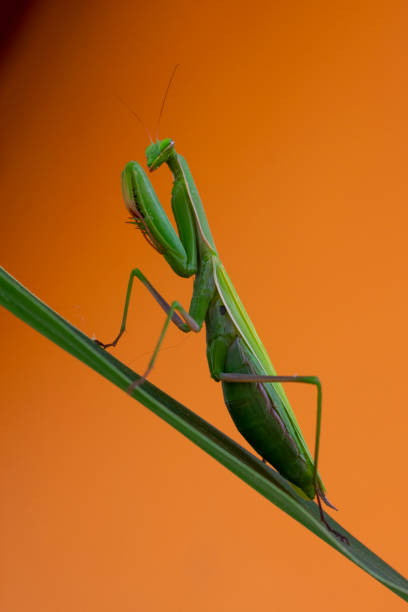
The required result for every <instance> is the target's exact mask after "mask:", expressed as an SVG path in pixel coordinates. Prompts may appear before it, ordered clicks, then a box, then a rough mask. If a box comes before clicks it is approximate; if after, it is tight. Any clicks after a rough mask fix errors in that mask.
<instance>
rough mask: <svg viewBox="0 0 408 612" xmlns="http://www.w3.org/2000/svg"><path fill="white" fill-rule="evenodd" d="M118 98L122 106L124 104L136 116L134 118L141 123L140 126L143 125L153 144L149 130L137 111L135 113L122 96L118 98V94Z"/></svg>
mask: <svg viewBox="0 0 408 612" xmlns="http://www.w3.org/2000/svg"><path fill="white" fill-rule="evenodd" d="M118 98H119V100H120V101H121V102H122V104H123V106H126V108H127V109H128V111H129V112H130V113H132V115H133V116H134V117H136V119H137V120H138V121H139V123H140V124H141V126H142V127H143V129H144V130H145V132H146V134H147V136H148V138H149V140H150V144H153V138H152V137H151V135H150V132H149V130H148V129H147V127H146V126H145V124H144V123H143V121H142V120H141V118H140V117H139V115H138V114H137V113H135V111H134V110H133V108H132V107H131V106H129V104H127V102H125V101H124V100H123V99H122V98H120V97H119V96H118Z"/></svg>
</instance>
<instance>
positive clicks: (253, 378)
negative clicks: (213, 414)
mask: <svg viewBox="0 0 408 612" xmlns="http://www.w3.org/2000/svg"><path fill="white" fill-rule="evenodd" d="M219 378H220V380H221V381H223V382H228V383H234V382H235V383H245V382H247V383H267V382H270V383H283V382H295V383H305V384H308V385H314V386H315V387H316V389H317V417H316V435H315V449H314V474H313V481H314V486H315V492H316V498H317V505H318V507H319V514H320V520H321V521H322V523H323V524H324V525H325V526H326V528H327V529H328V531H330V532H331V533H333V534H334V535H335V536H336V537H337V538H338V539H339V540H340V541H341V542H343V543H345V544H349V541H348V539H347V538H346V537H345V536H343V535H342V534H341V533H339V532H338V531H336V530H335V529H333V528H332V527H331V526H330V525H329V523H328V522H327V520H326V518H325V515H324V511H323V508H322V503H321V500H323V501H324V502H325V504H327V505H328V506H330V507H331V508H334V510H336V509H337V508H335V507H334V506H333V505H332V504H331V503H330V502H329V501H328V499H327V497H326V496H325V494H324V491H323V490H322V488H321V486H320V483H319V478H318V471H317V463H318V459H319V446H320V429H321V421H322V385H321V382H320V380H319V378H318V377H317V376H267V375H259V376H258V375H254V374H240V373H227V372H222V373H221V374H220V375H219Z"/></svg>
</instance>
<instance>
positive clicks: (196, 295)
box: [97, 72, 348, 544]
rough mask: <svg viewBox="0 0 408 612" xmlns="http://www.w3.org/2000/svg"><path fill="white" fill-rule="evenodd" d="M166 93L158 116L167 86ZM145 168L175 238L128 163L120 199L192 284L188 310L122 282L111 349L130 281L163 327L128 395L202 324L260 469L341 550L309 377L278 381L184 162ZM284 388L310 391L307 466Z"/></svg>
mask: <svg viewBox="0 0 408 612" xmlns="http://www.w3.org/2000/svg"><path fill="white" fill-rule="evenodd" d="M173 76H174V72H173V75H172V77H171V79H170V82H169V85H168V87H167V90H166V93H165V96H164V99H163V103H162V108H161V111H160V115H159V120H160V116H161V113H162V110H163V106H164V101H165V99H166V95H167V92H168V89H169V87H170V83H171V81H172V79H173ZM146 160H147V168H148V170H149V172H150V173H151V172H153V171H156V170H157V169H159V168H160V167H161V166H162V165H167V167H168V168H169V170H170V172H171V173H172V175H173V179H174V183H173V188H172V200H171V201H172V210H173V215H174V218H175V222H176V226H177V232H176V231H175V230H174V228H173V226H172V225H171V223H170V221H169V219H168V217H167V215H166V213H165V212H164V210H163V208H162V206H161V204H160V202H159V200H158V198H157V196H156V193H155V191H154V189H153V186H152V184H151V182H150V180H149V178H148V177H147V175H146V173H145V171H144V170H143V168H142V167H141V166H140V164H138V163H137V162H135V161H131V162H129V163H128V164H126V166H125V169H124V170H123V173H122V193H123V198H124V201H125V204H126V207H127V209H128V211H129V213H130V216H131V220H130V222H131V223H133V224H134V225H135V226H136V228H137V229H139V230H140V231H141V232H142V234H143V236H144V237H145V238H146V240H147V241H148V242H149V243H150V245H151V246H152V247H153V248H154V249H156V251H157V252H158V253H160V254H161V255H162V256H163V257H164V258H165V259H166V261H167V263H168V264H169V265H170V267H171V268H172V270H173V271H174V272H175V273H176V274H177V275H178V276H181V277H186V278H188V277H191V276H195V280H194V287H193V294H192V298H191V303H190V307H189V310H188V311H187V310H185V309H184V308H183V306H182V305H181V304H180V303H179V302H178V301H173V302H172V303H171V304H169V303H168V302H167V301H166V300H165V299H164V298H163V297H162V296H161V295H160V293H159V292H158V291H157V290H156V289H155V288H154V287H153V285H152V284H151V283H150V282H149V280H148V279H147V278H146V277H145V276H144V274H143V273H142V271H141V270H140V269H139V268H135V269H134V270H132V272H131V274H130V278H129V282H128V287H127V293H126V299H125V306H124V311H123V318H122V324H121V327H120V331H119V333H118V335H117V337H116V338H115V339H114V340H113V342H110V343H102V342H100V341H97V343H98V344H99V345H100V346H101V347H103V348H105V349H106V348H108V347H112V346H115V345H116V344H117V342H118V341H119V339H120V338H121V336H122V334H123V333H124V331H125V329H126V321H127V315H128V307H129V301H130V297H131V292H132V287H133V281H134V279H135V278H137V279H138V280H139V281H140V282H141V283H142V284H143V285H144V286H145V287H146V288H147V290H148V291H149V292H150V293H151V295H152V296H153V298H154V299H155V300H156V301H157V302H158V304H159V305H160V306H161V308H162V309H163V310H164V311H165V313H166V319H165V323H164V326H163V329H162V331H161V334H160V337H159V340H158V342H157V345H156V347H155V349H154V352H153V355H152V358H151V360H150V362H149V365H148V368H147V370H146V372H145V374H144V376H143V377H142V379H137V381H135V382H134V383H132V384H131V385H130V387H129V389H128V391H129V392H130V393H131V392H132V390H133V389H134V388H135V387H136V386H138V385H139V384H140V383H141V382H142V381H143V379H145V378H146V377H147V376H148V374H149V373H150V371H151V369H152V367H153V365H154V362H155V360H156V357H157V355H158V352H159V350H160V346H161V344H162V342H163V339H164V337H165V334H166V331H167V329H168V326H169V324H170V323H173V324H175V325H176V326H177V327H178V329H179V330H180V331H182V332H184V333H189V332H195V333H199V332H200V331H201V329H202V326H203V324H204V323H205V327H206V335H207V359H208V365H209V370H210V374H211V376H212V378H213V379H214V380H215V381H217V382H221V385H222V390H223V395H224V401H225V403H226V405H227V408H228V410H229V412H230V415H231V417H232V419H233V421H234V423H235V425H236V427H237V429H238V430H239V432H240V433H241V434H242V436H243V437H244V438H245V439H246V440H247V441H248V442H249V444H250V445H251V446H252V447H253V448H254V449H255V451H256V452H257V453H259V455H260V456H261V457H262V459H263V461H264V462H268V463H270V464H271V465H272V466H273V467H274V468H275V469H277V470H278V472H279V473H280V474H281V475H282V476H284V477H285V478H286V479H287V480H288V481H289V483H290V484H291V485H292V487H293V488H294V489H295V490H296V491H297V492H298V493H299V494H300V495H301V496H302V497H304V498H306V499H314V498H315V497H316V499H317V502H318V506H319V511H320V517H321V520H322V522H323V523H324V524H325V525H326V527H327V529H328V530H329V531H331V532H332V533H334V534H335V535H336V537H337V538H339V539H340V540H341V541H342V542H344V543H346V544H347V543H348V541H347V539H346V538H345V537H344V536H342V535H341V534H339V533H338V532H336V531H335V530H334V529H333V528H332V527H331V526H330V525H329V524H328V522H327V521H326V519H325V517H324V513H323V510H322V504H321V501H323V502H325V503H326V504H327V505H328V506H330V507H332V508H334V506H332V505H331V504H330V502H329V501H328V500H327V497H326V494H325V487H324V485H323V482H322V479H321V477H320V474H319V472H318V469H317V468H318V457H319V441H320V426H321V413H322V387H321V383H320V380H319V379H318V378H317V377H316V376H297V375H296V376H278V375H277V374H276V372H275V370H274V368H273V366H272V363H271V361H270V358H269V356H268V353H267V352H266V350H265V348H264V346H263V344H262V342H261V340H260V338H259V336H258V334H257V332H256V330H255V328H254V326H253V324H252V322H251V320H250V318H249V316H248V314H247V313H246V311H245V308H244V306H243V304H242V302H241V300H240V298H239V296H238V294H237V292H236V290H235V289H234V287H233V285H232V283H231V281H230V279H229V277H228V275H227V272H226V270H225V268H224V266H223V265H222V262H221V259H220V257H219V255H218V252H217V249H216V247H215V243H214V240H213V238H212V235H211V231H210V227H209V224H208V221H207V217H206V214H205V211H204V207H203V204H202V202H201V199H200V196H199V193H198V191H197V187H196V185H195V183H194V180H193V177H192V175H191V172H190V170H189V167H188V165H187V162H186V161H185V159H184V158H183V157H182V156H181V155H180V154H179V153H177V152H176V150H175V144H174V141H173V140H172V139H170V138H164V139H161V140H159V139H158V138H157V139H156V141H155V142H153V141H151V144H150V145H149V146H148V147H147V149H146ZM283 382H295V383H305V384H308V385H314V386H315V387H316V389H317V419H316V435H315V450H314V458H312V456H311V453H310V451H309V449H308V447H307V445H306V442H305V440H304V438H303V435H302V432H301V430H300V427H299V425H298V423H297V421H296V417H295V415H294V413H293V410H292V408H291V406H290V404H289V401H288V399H287V397H286V394H285V392H284V390H283V388H282V385H281V383H283Z"/></svg>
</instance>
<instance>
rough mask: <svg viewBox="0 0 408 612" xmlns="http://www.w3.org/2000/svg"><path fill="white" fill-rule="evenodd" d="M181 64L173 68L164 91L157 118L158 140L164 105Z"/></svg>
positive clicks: (157, 138)
mask: <svg viewBox="0 0 408 612" xmlns="http://www.w3.org/2000/svg"><path fill="white" fill-rule="evenodd" d="M179 66H180V64H176V65H175V66H174V68H173V72H172V73H171V77H170V79H169V82H168V85H167V88H166V91H165V92H164V96H163V101H162V104H161V107H160V112H159V118H158V120H157V128H156V141H157V140H159V127H160V120H161V118H162V115H163V110H164V105H165V104H166V100H167V94H168V93H169V89H170V86H171V84H172V82H173V79H174V75H175V74H176V70H177V68H178V67H179Z"/></svg>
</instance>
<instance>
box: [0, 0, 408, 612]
mask: <svg viewBox="0 0 408 612" xmlns="http://www.w3.org/2000/svg"><path fill="white" fill-rule="evenodd" d="M407 18H408V9H407V5H406V2H395V1H390V2H387V3H384V2H373V1H370V2H357V3H356V2H354V1H353V2H351V1H350V2H339V1H335V2H331V3H327V2H323V0H321V1H312V2H289V3H287V2H283V1H281V2H261V1H258V0H256V1H255V2H251V3H246V2H241V3H237V2H236V1H235V2H232V1H231V0H227V1H225V2H223V3H221V4H219V3H218V2H215V1H214V0H209V1H206V2H204V1H200V2H195V3H194V2H186V1H183V0H182V1H180V0H179V1H178V2H177V3H176V2H169V1H163V0H159V1H155V2H150V3H147V2H146V3H140V2H134V1H133V2H107V1H104V2H90V1H85V2H84V1H82V2H72V3H71V4H70V6H68V5H65V4H63V3H60V2H57V3H55V2H51V1H46V2H40V3H38V4H37V5H36V6H34V7H33V8H32V10H31V11H30V12H29V13H28V15H27V18H26V20H25V22H24V25H23V27H22V28H21V29H20V30H19V32H18V36H16V37H15V39H14V41H13V44H12V45H11V46H9V48H8V55H7V56H6V57H5V58H4V61H3V64H2V67H1V70H2V73H1V85H0V87H1V102H0V104H1V106H0V116H1V121H2V124H3V127H2V156H1V174H2V176H1V190H2V194H1V202H2V217H1V219H2V221H1V244H0V249H1V263H2V265H4V266H5V267H6V269H7V270H9V271H10V273H12V274H13V275H14V276H15V277H16V278H17V279H19V280H20V281H21V282H22V283H24V284H25V285H26V286H27V287H28V288H29V289H31V290H32V291H33V292H35V293H36V294H37V295H38V296H40V297H41V298H42V299H43V300H45V301H46V302H47V303H48V304H50V305H51V306H52V307H53V308H55V309H56V310H57V311H58V312H60V313H61V314H62V315H63V316H65V317H66V318H68V319H69V320H70V321H72V322H73V323H74V324H75V325H77V326H78V327H80V328H81V329H83V330H84V331H85V332H87V333H88V334H94V335H95V336H97V337H98V338H101V339H105V340H110V339H112V337H113V336H114V335H115V334H116V332H117V330H118V326H119V323H120V317H121V312H122V305H123V297H124V291H125V287H126V283H127V279H128V274H129V271H130V269H131V268H132V267H134V266H140V267H141V268H142V269H143V271H144V272H145V274H146V275H147V276H148V277H149V278H150V279H151V280H152V282H153V283H154V284H155V285H156V286H157V287H158V288H159V289H161V291H162V293H163V294H164V295H165V296H167V297H168V298H169V299H174V298H178V299H180V300H181V301H182V302H183V303H184V304H185V305H188V304H189V297H190V295H191V281H188V280H187V281H186V280H183V279H179V278H177V277H175V275H174V274H173V273H172V271H171V270H170V268H169V267H168V265H167V264H166V262H165V261H164V260H162V259H161V257H160V256H159V255H158V254H157V253H156V252H154V251H153V250H152V249H151V248H150V247H149V246H148V245H147V243H146V242H145V241H144V240H143V239H142V237H141V235H139V234H137V233H136V231H135V230H134V229H133V228H132V227H130V226H129V225H126V224H125V223H124V221H125V220H126V217H127V215H126V210H125V207H124V205H123V203H122V197H121V191H120V172H121V170H122V168H123V166H124V164H125V163H126V162H127V161H128V160H130V159H137V160H141V161H142V162H143V163H144V148H145V146H146V145H147V140H146V136H145V133H144V131H143V129H142V128H141V126H140V125H139V124H138V123H137V121H136V120H135V119H134V117H133V116H132V115H131V114H130V113H129V111H128V110H127V109H126V108H125V107H124V106H123V105H122V104H121V102H120V100H119V98H122V99H124V100H125V101H126V102H127V104H129V105H130V106H131V107H132V108H134V109H135V111H136V112H137V113H138V114H139V115H141V117H143V120H144V121H145V122H146V124H147V125H148V126H149V127H150V129H151V130H152V131H154V129H155V124H156V120H157V115H158V110H159V107H160V103H161V99H162V95H163V92H164V90H165V87H166V84H167V82H168V78H169V76H170V73H171V70H172V68H173V66H174V65H175V64H176V63H181V68H180V70H179V72H178V74H177V77H176V80H175V82H174V84H173V87H172V89H171V92H170V95H169V99H168V103H167V105H166V109H165V112H164V116H163V120H162V125H161V136H163V137H164V136H170V137H172V138H174V139H175V141H176V146H177V150H178V151H179V152H181V153H182V154H183V155H184V156H185V157H186V158H187V161H188V163H189V164H190V168H191V170H192V173H193V176H194V177H195V180H196V182H197V185H198V188H199V190H200V193H201V196H202V198H203V201H204V203H205V207H206V211H207V213H208V218H209V221H210V225H211V227H212V231H213V234H214V237H215V240H216V243H217V246H218V248H219V251H220V254H221V256H222V259H223V261H224V263H225V265H226V268H227V270H228V271H229V273H230V275H231V277H232V279H233V282H234V284H235V285H236V287H237V289H238V292H239V294H240V296H241V297H242V299H243V301H244V303H245V304H246V306H247V309H248V312H249V313H250V314H251V317H252V319H253V321H254V323H255V325H256V327H257V329H258V331H259V333H260V335H261V336H262V338H263V339H264V342H265V345H266V348H267V349H268V351H269V352H270V355H271V358H272V361H273V362H274V364H275V366H276V368H277V370H278V371H279V372H280V373H282V374H292V373H303V374H317V375H319V376H320V377H321V379H322V381H323V384H324V422H323V432H322V445H321V472H322V474H323V476H324V480H325V482H326V484H327V489H328V494H329V498H330V500H331V501H332V502H334V503H335V505H336V506H338V507H339V508H340V511H339V513H337V514H336V517H335V518H336V519H338V520H339V521H340V522H341V523H342V524H343V525H344V526H345V527H346V528H347V529H349V530H350V531H351V532H352V533H353V534H354V535H356V536H357V537H359V538H360V539H361V540H362V541H363V542H364V543H366V544H367V545H368V546H369V547H370V548H372V549H373V550H374V551H375V552H376V553H377V554H379V555H380V556H381V557H383V558H384V559H385V560H386V561H388V562H389V563H390V564H391V565H393V566H394V567H395V568H396V569H397V570H399V571H401V572H402V573H404V572H405V573H407V566H406V551H407V544H408V542H407V529H406V507H407V502H408V497H407V491H406V464H407V462H406V444H407V443H406V426H407V422H408V411H407V384H406V381H407V358H406V354H407V345H408V331H407V330H408V323H407V317H406V313H407V308H408V291H407V222H408V212H407V210H408V207H407V202H408V180H407V157H408V155H407V153H408V120H407V118H408V110H407V109H408V86H407V69H408V55H407V52H408V43H407V34H406V33H407V25H408V24H407ZM153 180H154V184H155V186H156V187H157V190H158V193H159V195H160V197H161V199H162V201H163V202H165V204H166V207H167V210H169V206H168V202H169V193H170V189H171V178H170V175H169V173H168V172H167V170H166V169H163V171H162V172H158V173H156V174H155V175H154V176H153ZM0 317H1V319H0V322H1V338H2V349H3V350H2V352H1V373H2V384H1V395H2V409H1V421H2V423H1V443H0V449H1V450H0V453H1V490H2V494H1V497H2V501H1V521H0V525H1V527H0V530H1V534H0V536H1V537H0V539H1V542H2V545H1V549H2V552H1V563H2V568H1V573H0V575H1V583H2V584H1V588H0V592H1V595H0V598H1V599H0V604H1V605H0V607H1V609H2V611H4V612H15V611H19V612H26V611H27V612H28V611H30V612H34V611H41V612H46V611H48V610H49V611H53V612H54V611H56V610H58V611H73V610H75V611H76V612H81V611H84V612H85V611H98V612H104V611H112V610H118V611H119V610H120V611H121V612H125V611H134V610H137V611H141V612H150V611H158V610H167V611H169V612H173V611H174V612H184V611H186V612H187V611H192V610H194V611H197V612H201V611H208V610H215V611H218V610H222V611H224V610H225V611H230V610H231V611H234V612H239V611H247V610H262V609H275V610H295V609H298V608H299V607H301V608H302V609H303V610H323V609H330V610H331V611H332V612H334V611H337V610H339V611H340V610H341V611H344V610H345V609H347V610H354V609H355V610H362V609H364V610H400V609H401V610H402V609H403V608H402V607H403V606H404V603H403V602H402V600H400V599H398V598H397V597H396V596H395V595H394V594H392V593H391V592H390V591H388V590H387V589H385V588H384V587H383V586H381V585H380V584H379V583H377V582H376V581H374V580H373V579H372V578H371V577H369V576H367V575H366V574H365V573H363V572H362V571H361V570H360V569H359V568H357V567H356V566H354V565H352V564H351V563H349V562H348V561H347V560H346V559H345V558H343V557H342V556H341V555H339V554H337V553H336V552H335V551H333V549H331V548H329V547H328V546H327V545H325V544H324V543H323V542H321V541H320V540H318V539H317V538H316V537H315V536H313V535H312V534H311V533H310V532H308V531H307V530H305V529H304V528H303V527H302V526H300V525H298V524H297V523H296V522H294V521H293V520H292V519H290V518H289V517H287V516H286V515H285V514H283V513H282V512H281V511H279V510H278V509H276V508H275V507H274V506H272V505H271V504H270V503H268V502H267V501H266V500H265V499H263V498H262V497H261V496H260V495H258V494H256V493H255V492H254V491H253V490H251V489H250V488H249V487H248V486H246V485H245V484H244V483H242V482H241V481H240V480H238V479H237V478H236V477H235V476H233V475H232V474H231V473H229V472H228V471H227V470H225V469H224V468H223V467H221V466H220V465H219V464H217V463H216V462H215V461H213V460H212V459H211V458H209V457H208V456H207V455H205V454H204V453H203V452H202V451H201V450H199V449H197V448H196V447H195V446H194V445H192V444H191V443H190V442H189V441H188V440H186V439H184V438H183V437H182V436H181V435H179V434H178V433H176V432H175V431H173V430H172V429H170V428H169V427H168V426H167V425H166V424H165V423H163V422H161V421H160V420H159V419H158V418H157V417H156V416H154V415H153V414H151V413H149V412H148V411H147V410H146V409H145V408H143V407H142V406H140V405H138V404H137V403H135V402H133V401H131V400H130V399H129V398H128V397H126V395H124V394H123V393H120V392H119V391H118V389H117V388H114V387H113V386H111V385H110V384H109V383H107V382H106V381H105V380H104V379H102V378H100V377H99V376H98V375H96V374H95V373H94V372H92V371H91V370H89V369H87V368H86V367H84V365H83V364H81V363H80V362H78V361H76V360H74V359H73V358H72V357H71V356H69V355H68V354H65V353H64V352H62V351H61V350H60V349H58V348H57V347H56V346H54V345H53V344H51V343H50V342H49V341H47V340H46V339H44V338H43V337H41V336H40V335H39V334H37V333H36V332H34V331H33V330H31V329H30V328H28V327H27V326H26V325H24V324H23V323H21V322H20V321H18V320H17V319H15V318H14V317H13V316H11V315H10V314H9V313H7V312H5V311H2V312H1V315H0ZM162 321H163V315H162V314H161V312H160V310H159V308H158V307H157V306H156V305H155V304H154V303H153V302H152V300H151V298H150V297H149V295H148V294H147V293H146V292H144V291H143V289H142V288H140V287H138V288H137V291H136V293H135V298H134V301H133V305H132V308H131V314H130V324H129V330H128V333H127V335H126V337H125V339H124V340H123V341H122V343H121V344H120V346H119V347H118V348H117V350H116V351H115V354H116V355H117V356H118V357H120V358H121V359H122V360H123V361H124V362H125V363H126V364H129V365H130V366H131V367H133V368H134V369H135V370H136V371H142V370H143V369H144V368H145V367H146V364H147V361H148V359H149V356H150V354H151V351H152V348H153V346H154V344H155V341H156V339H157V336H158V332H159V329H160V328H161V323H162ZM151 380H152V381H153V382H154V383H156V384H157V385H158V386H160V387H161V388H163V389H165V390H166V391H167V392H168V393H170V394H171V395H173V396H174V397H175V398H177V399H178V400H180V401H182V402H183V403H184V404H186V405H187V406H189V407H190V408H191V409H193V410H195V411H196V412H198V413H199V414H200V415H202V416H203V417H204V418H206V419H208V420H209V421H210V422H212V423H214V424H215V425H216V426H218V427H219V428H221V429H222V430H223V431H225V432H226V433H228V434H229V435H231V436H232V437H234V438H235V439H237V440H239V441H240V442H241V443H243V441H242V439H241V438H240V436H239V434H238V433H237V431H236V430H235V429H234V426H233V424H232V422H231V421H230V418H229V416H228V413H227V411H226V408H225V406H224V404H223V401H222V396H221V389H220V388H219V386H218V385H217V384H215V383H214V382H213V381H211V379H210V378H209V375H208V369H207V364H206V358H205V334H204V333H203V334H201V335H200V336H194V335H193V334H191V336H184V335H181V334H179V333H178V332H177V330H171V331H170V333H169V335H168V337H167V340H166V343H165V349H164V350H163V351H162V353H161V355H160V358H159V360H158V362H157V366H156V368H155V370H154V372H153V373H152V375H151ZM288 394H289V396H290V398H291V399H292V400H293V403H294V405H295V410H296V413H297V414H298V416H299V420H300V422H301V424H302V427H303V428H304V431H305V435H306V437H307V439H308V440H309V443H310V444H312V443H313V434H314V421H315V411H314V408H315V403H314V398H315V396H314V393H312V392H311V391H310V390H308V389H296V390H295V389H291V388H289V389H288ZM404 609H405V606H404Z"/></svg>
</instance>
